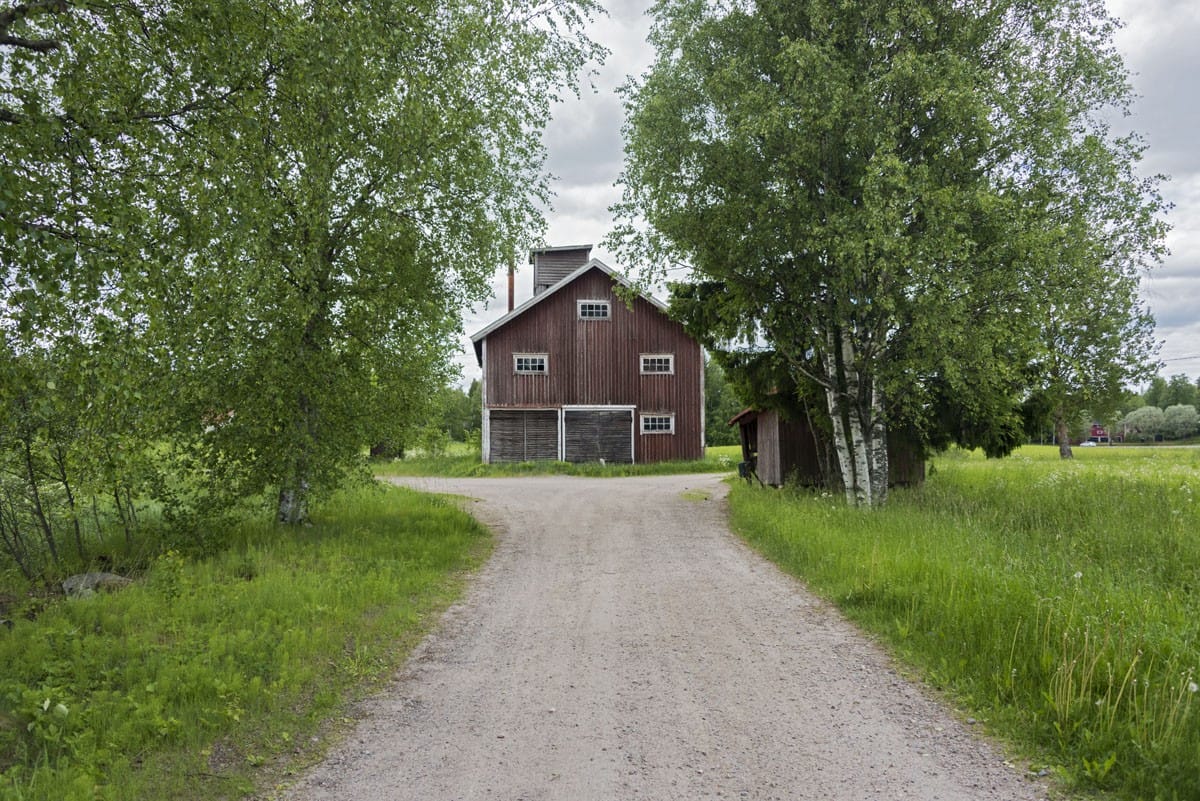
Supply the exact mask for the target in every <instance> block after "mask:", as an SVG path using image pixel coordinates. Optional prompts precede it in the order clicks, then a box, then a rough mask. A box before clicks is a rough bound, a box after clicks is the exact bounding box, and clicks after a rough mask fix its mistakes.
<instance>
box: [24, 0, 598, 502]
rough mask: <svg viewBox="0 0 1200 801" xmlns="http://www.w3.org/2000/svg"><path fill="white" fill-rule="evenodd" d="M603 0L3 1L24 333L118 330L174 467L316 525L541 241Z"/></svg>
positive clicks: (120, 377) (145, 430)
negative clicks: (321, 508)
mask: <svg viewBox="0 0 1200 801" xmlns="http://www.w3.org/2000/svg"><path fill="white" fill-rule="evenodd" d="M597 10H598V7H597V6H596V5H595V4H594V3H593V2H591V0H547V1H546V2H524V1H523V0H449V1H448V2H433V1H432V0H418V2H409V3H398V2H393V1H392V0H366V2H356V3H350V4H345V3H329V2H323V1H322V0H312V1H311V2H297V3H284V4H277V3H270V2H263V0H214V2H208V0H205V2H193V1H192V0H122V1H121V2H113V3H108V2H87V3H73V2H33V3H18V4H13V3H8V4H4V5H3V6H0V57H3V58H4V59H5V60H4V63H3V67H2V68H0V81H2V84H0V89H2V91H0V126H2V127H0V130H2V131H3V133H4V135H5V137H6V138H5V147H4V148H2V149H0V162H2V163H3V166H4V168H5V176H4V179H5V180H4V183H3V185H2V186H0V262H2V265H3V271H4V281H3V287H2V289H3V297H2V298H0V301H2V303H3V314H4V318H3V320H2V321H0V322H2V324H3V329H4V331H5V333H6V334H8V335H9V336H8V337H7V338H6V339H5V340H4V342H5V344H6V345H11V346H12V347H13V348H15V349H16V350H17V352H18V355H19V353H20V350H21V349H22V348H25V349H30V348H36V347H40V346H41V345H44V344H45V343H46V342H48V341H49V340H53V339H54V338H56V337H59V336H63V337H76V338H79V339H81V340H82V341H85V342H86V343H88V344H89V345H95V346H98V345H99V343H100V342H101V340H102V337H100V335H99V332H100V331H101V329H105V330H109V329H111V330H112V331H114V332H116V334H117V335H114V336H112V337H109V338H108V339H105V340H104V341H105V342H110V343H120V347H121V348H128V349H129V350H130V352H135V353H136V354H137V355H138V357H139V358H138V359H137V363H138V364H139V371H138V372H137V373H136V374H122V373H121V372H120V370H119V369H117V366H119V365H120V364H121V363H123V362H124V361H125V360H122V359H113V360H112V362H111V363H112V365H114V369H113V370H112V371H111V372H112V375H111V379H112V380H113V381H114V382H121V383H122V385H123V386H124V387H125V389H126V391H127V395H126V397H125V400H126V405H127V408H144V407H150V406H152V407H153V408H154V409H155V414H154V415H153V417H152V418H151V420H150V422H151V423H152V425H150V426H143V427H141V429H140V431H141V435H142V436H143V437H145V438H146V440H147V441H153V442H156V443H159V444H160V445H162V446H163V447H162V449H161V458H162V461H163V462H164V463H166V464H169V465H171V466H172V468H173V469H176V470H179V471H183V472H186V473H187V475H188V476H189V478H190V479H191V480H190V481H189V482H188V485H189V486H200V487H202V488H203V489H204V491H205V494H207V495H209V496H210V497H212V498H214V499H215V498H218V497H219V498H223V499H236V498H247V497H257V496H260V495H263V494H267V495H270V496H272V497H273V498H274V499H275V500H276V501H277V502H276V504H275V505H276V509H277V514H278V517H279V519H280V520H282V521H284V522H287V523H299V522H303V521H304V520H305V519H306V517H307V514H308V498H309V495H310V493H311V492H315V491H318V490H324V489H329V488H331V487H334V486H336V485H338V484H339V483H340V482H342V481H343V480H345V479H346V478H347V477H348V476H349V475H351V474H353V473H354V472H355V471H356V469H358V468H359V466H360V465H361V458H360V455H361V451H362V449H363V447H364V446H366V445H368V444H369V443H370V442H371V441H373V440H374V439H375V438H376V437H377V436H379V435H380V434H381V432H389V433H394V431H396V430H397V429H399V428H403V426H398V425H397V420H398V419H400V420H404V419H409V418H411V417H413V416H415V415H419V414H420V412H421V410H422V409H423V408H424V407H425V405H426V402H427V399H428V397H429V396H430V395H432V394H433V393H435V392H436V388H437V387H440V386H442V385H443V384H444V383H445V382H446V381H447V379H448V377H449V372H450V361H449V357H450V354H451V352H452V350H453V336H454V334H455V332H456V329H457V326H458V314H459V310H460V309H461V308H462V307H463V306H464V305H465V304H467V303H469V302H471V301H473V300H475V299H478V298H480V297H482V296H483V295H484V294H486V292H487V291H488V277H489V276H490V273H491V271H492V269H493V267H494V265H496V264H500V263H505V262H506V261H509V260H510V256H511V254H512V253H514V252H515V251H516V250H517V249H519V248H520V247H522V246H523V245H524V244H525V243H528V242H530V241H536V240H537V239H538V238H539V236H540V232H541V229H542V228H543V227H544V221H543V220H542V219H541V216H540V212H539V208H541V207H542V206H543V202H545V201H548V188H547V177H546V175H545V173H544V170H543V162H544V153H543V149H542V146H541V142H540V139H541V136H540V134H541V129H542V126H543V125H544V123H545V121H546V120H547V119H548V118H549V109H550V106H551V104H552V103H553V102H554V101H555V99H556V98H557V97H559V96H560V95H561V94H562V93H564V92H567V91H570V90H571V89H570V87H572V86H573V85H574V84H575V82H576V80H577V79H579V78H580V77H581V73H582V71H584V70H585V69H586V67H585V65H586V64H587V63H588V62H590V61H592V60H594V59H596V58H598V57H599V56H600V54H601V48H599V46H597V45H596V44H594V43H593V42H591V41H590V40H589V39H588V38H587V37H586V35H584V33H583V28H584V25H585V24H586V23H587V21H588V20H589V18H590V17H591V16H592V15H593V14H594V13H596V12H597ZM93 349H94V348H93ZM385 399H386V400H385ZM145 419H146V418H145V416H144V414H143V416H142V420H143V422H145Z"/></svg>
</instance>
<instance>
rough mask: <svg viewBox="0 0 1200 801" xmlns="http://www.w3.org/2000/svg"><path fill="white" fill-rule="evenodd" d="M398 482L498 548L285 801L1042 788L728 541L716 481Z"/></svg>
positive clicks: (925, 795)
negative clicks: (458, 515)
mask: <svg viewBox="0 0 1200 801" xmlns="http://www.w3.org/2000/svg"><path fill="white" fill-rule="evenodd" d="M398 483H400V482H398ZM403 483H409V484H411V485H414V486H417V487H418V488H421V489H426V490H430V491H433V492H448V493H455V494H460V495H465V496H469V497H471V498H474V499H476V500H475V501H474V502H473V503H472V505H471V507H470V508H471V511H472V513H473V514H475V515H476V516H477V517H479V518H480V519H481V520H483V521H484V522H486V523H488V524H489V525H491V526H493V527H494V528H495V530H496V531H497V534H498V545H497V548H496V551H495V553H494V555H493V557H492V559H491V560H490V561H489V563H488V564H487V565H486V566H485V567H484V568H483V569H482V570H481V572H480V573H479V575H478V576H477V577H475V579H474V580H473V581H472V585H471V588H470V589H469V590H468V592H467V594H466V596H465V598H464V600H463V601H462V602H461V603H459V604H458V605H456V606H455V607H453V608H451V609H450V610H449V611H448V612H447V614H446V615H445V617H444V618H443V620H442V622H441V623H440V625H439V626H438V628H437V630H436V631H435V632H434V634H433V635H431V636H430V637H429V638H428V640H427V641H426V642H425V643H424V644H423V645H422V646H420V647H419V648H418V649H417V651H416V652H415V653H414V654H413V656H412V657H411V659H410V661H409V663H408V665H407V666H406V667H405V669H404V670H403V671H402V672H401V674H400V675H399V676H397V678H396V680H395V681H394V682H393V683H392V684H391V685H390V687H389V689H388V690H387V691H386V692H385V693H383V694H382V695H381V696H379V697H376V698H374V699H372V700H371V701H369V702H367V703H366V704H364V705H363V706H362V708H361V709H360V710H358V712H359V713H360V714H361V716H362V717H361V722H359V723H358V724H357V726H356V728H355V729H354V731H353V732H352V733H351V734H350V736H349V737H348V738H347V739H346V740H345V742H344V743H343V744H342V745H341V746H339V747H337V748H336V749H335V750H334V751H333V752H332V753H331V754H330V756H329V757H328V758H327V759H326V761H325V762H323V763H321V764H320V765H318V766H316V768H315V769H313V770H312V771H311V772H309V773H308V774H306V775H305V776H303V777H302V778H301V779H300V780H299V781H298V782H297V784H296V785H295V786H294V787H293V788H292V790H291V792H290V795H288V796H287V798H289V799H292V801H325V800H326V799H328V800H329V801H333V799H336V800H337V801H347V800H348V799H353V800H355V801H385V800H386V801H400V800H401V799H403V800H405V801H407V800H408V799H412V801H441V800H443V799H445V800H447V801H449V800H451V799H454V800H457V799H464V800H474V799H489V800H491V799H496V800H497V801H543V800H545V801H551V800H561V801H621V800H623V799H650V800H651V801H660V800H661V801H666V800H667V799H680V800H681V801H682V800H684V799H687V800H688V801H690V800H691V799H763V800H766V799H781V800H782V799H827V800H830V801H865V800H866V799H888V801H894V800H895V799H921V800H922V801H937V800H945V801H949V800H951V799H953V800H955V801H991V800H996V801H1018V800H1020V801H1030V800H1032V799H1043V798H1045V797H1046V791H1045V788H1043V787H1042V786H1040V785H1039V784H1037V783H1034V782H1032V781H1030V780H1028V779H1027V778H1025V777H1024V776H1022V775H1021V774H1020V773H1019V772H1018V770H1017V769H1015V768H1012V767H1009V766H1007V765H1005V763H1004V761H1003V757H1002V756H1001V755H1000V754H999V753H998V752H997V751H996V750H995V749H994V748H992V747H990V746H989V745H987V744H986V743H984V742H982V741H981V740H979V739H978V738H977V737H976V736H975V735H974V733H973V731H972V729H973V727H972V726H970V725H968V724H967V723H960V722H958V721H957V720H956V719H955V718H954V717H953V716H952V715H950V714H949V713H948V712H947V711H945V709H944V708H942V707H941V706H939V705H938V704H937V703H935V702H933V701H931V700H930V699H929V698H928V697H926V696H925V695H924V694H922V692H921V691H920V690H918V689H916V688H915V687H914V686H913V685H911V684H910V683H909V682H907V681H905V680H904V679H902V678H901V677H900V676H899V675H898V674H897V673H896V671H895V670H894V669H893V668H892V667H891V666H890V663H889V661H888V659H887V658H886V657H885V656H884V655H883V654H882V653H881V651H880V650H879V649H878V648H877V647H876V646H874V645H873V644H872V643H871V642H869V641H868V640H867V639H866V638H864V637H863V636H862V635H861V634H859V633H858V632H857V631H856V630H855V629H854V628H853V627H851V626H850V625H848V624H847V623H846V622H844V621H843V620H842V618H841V617H840V616H839V615H838V613H837V612H836V610H834V609H832V608H831V607H830V606H828V605H826V604H824V603H822V602H821V601H819V600H817V599H815V598H814V597H813V596H812V595H810V594H809V593H808V592H807V591H805V590H804V589H803V587H802V586H801V585H800V584H799V583H797V582H796V581H794V580H793V579H791V578H789V577H787V576H785V575H783V574H782V573H780V572H779V571H778V570H777V569H776V568H775V567H774V566H772V565H771V564H769V563H767V562H766V561H764V560H763V559H762V558H760V557H759V556H757V555H756V554H754V553H753V552H752V551H750V550H749V549H748V548H747V547H746V546H744V545H743V544H741V542H740V541H738V540H737V539H736V538H735V537H734V536H733V535H732V534H731V533H730V532H729V529H728V526H727V523H726V512H725V502H724V494H725V486H724V485H723V484H722V483H721V482H720V480H719V478H718V477H714V476H665V477H653V478H630V479H585V478H569V477H545V478H514V479H461V480H458V479H421V480H416V481H404V482H403Z"/></svg>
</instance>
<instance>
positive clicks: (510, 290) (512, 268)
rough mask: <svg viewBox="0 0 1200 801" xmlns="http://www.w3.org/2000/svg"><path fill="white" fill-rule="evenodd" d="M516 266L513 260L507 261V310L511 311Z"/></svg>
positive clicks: (514, 291) (514, 292)
mask: <svg viewBox="0 0 1200 801" xmlns="http://www.w3.org/2000/svg"><path fill="white" fill-rule="evenodd" d="M516 272H517V264H516V260H515V259H511V258H510V259H509V260H508V310H509V311H512V310H513V295H515V294H516V279H515V275H516Z"/></svg>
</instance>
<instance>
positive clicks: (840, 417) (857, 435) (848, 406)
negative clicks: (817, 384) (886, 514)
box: [823, 331, 888, 507]
mask: <svg viewBox="0 0 1200 801" xmlns="http://www.w3.org/2000/svg"><path fill="white" fill-rule="evenodd" d="M825 340H826V344H827V346H828V352H827V353H826V354H825V358H824V359H823V362H824V364H825V377H826V381H825V399H826V402H827V403H828V405H829V416H830V419H831V420H832V421H833V447H834V450H835V452H836V453H837V457H838V466H839V467H840V468H841V472H842V486H843V488H844V489H845V493H846V501H847V502H848V503H850V504H852V505H854V506H864V507H871V506H877V505H879V504H882V503H883V502H884V501H886V500H887V481H888V466H887V432H886V429H885V428H884V427H883V417H882V414H881V411H882V409H881V406H882V404H881V401H880V398H879V397H878V393H877V392H876V391H875V389H874V386H873V385H872V386H869V387H868V386H864V385H865V384H868V383H870V381H871V379H870V378H869V377H867V378H864V377H863V376H862V375H861V373H860V372H859V369H858V367H857V366H856V365H855V363H854V345H853V344H852V343H851V342H850V339H849V337H847V336H846V335H845V334H844V333H843V332H841V331H838V332H836V333H835V332H829V333H828V334H827V335H826V338H825ZM867 396H869V397H870V402H869V403H862V402H861V400H862V398H863V397H867Z"/></svg>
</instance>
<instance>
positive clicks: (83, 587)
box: [62, 573, 133, 598]
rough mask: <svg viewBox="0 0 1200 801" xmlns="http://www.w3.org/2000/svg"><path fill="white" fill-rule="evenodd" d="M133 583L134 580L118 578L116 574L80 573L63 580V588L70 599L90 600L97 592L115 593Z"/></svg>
mask: <svg viewBox="0 0 1200 801" xmlns="http://www.w3.org/2000/svg"><path fill="white" fill-rule="evenodd" d="M132 583H133V579H128V578H125V577H124V576H118V575H117V574H116V573H80V574H79V575H76V576H71V577H69V578H66V579H63V583H62V588H63V592H65V593H66V594H67V596H68V597H71V598H88V597H90V596H92V595H95V594H96V591H97V590H105V591H107V592H115V591H116V590H119V589H122V588H124V587H128V586H129V585H130V584H132Z"/></svg>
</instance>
